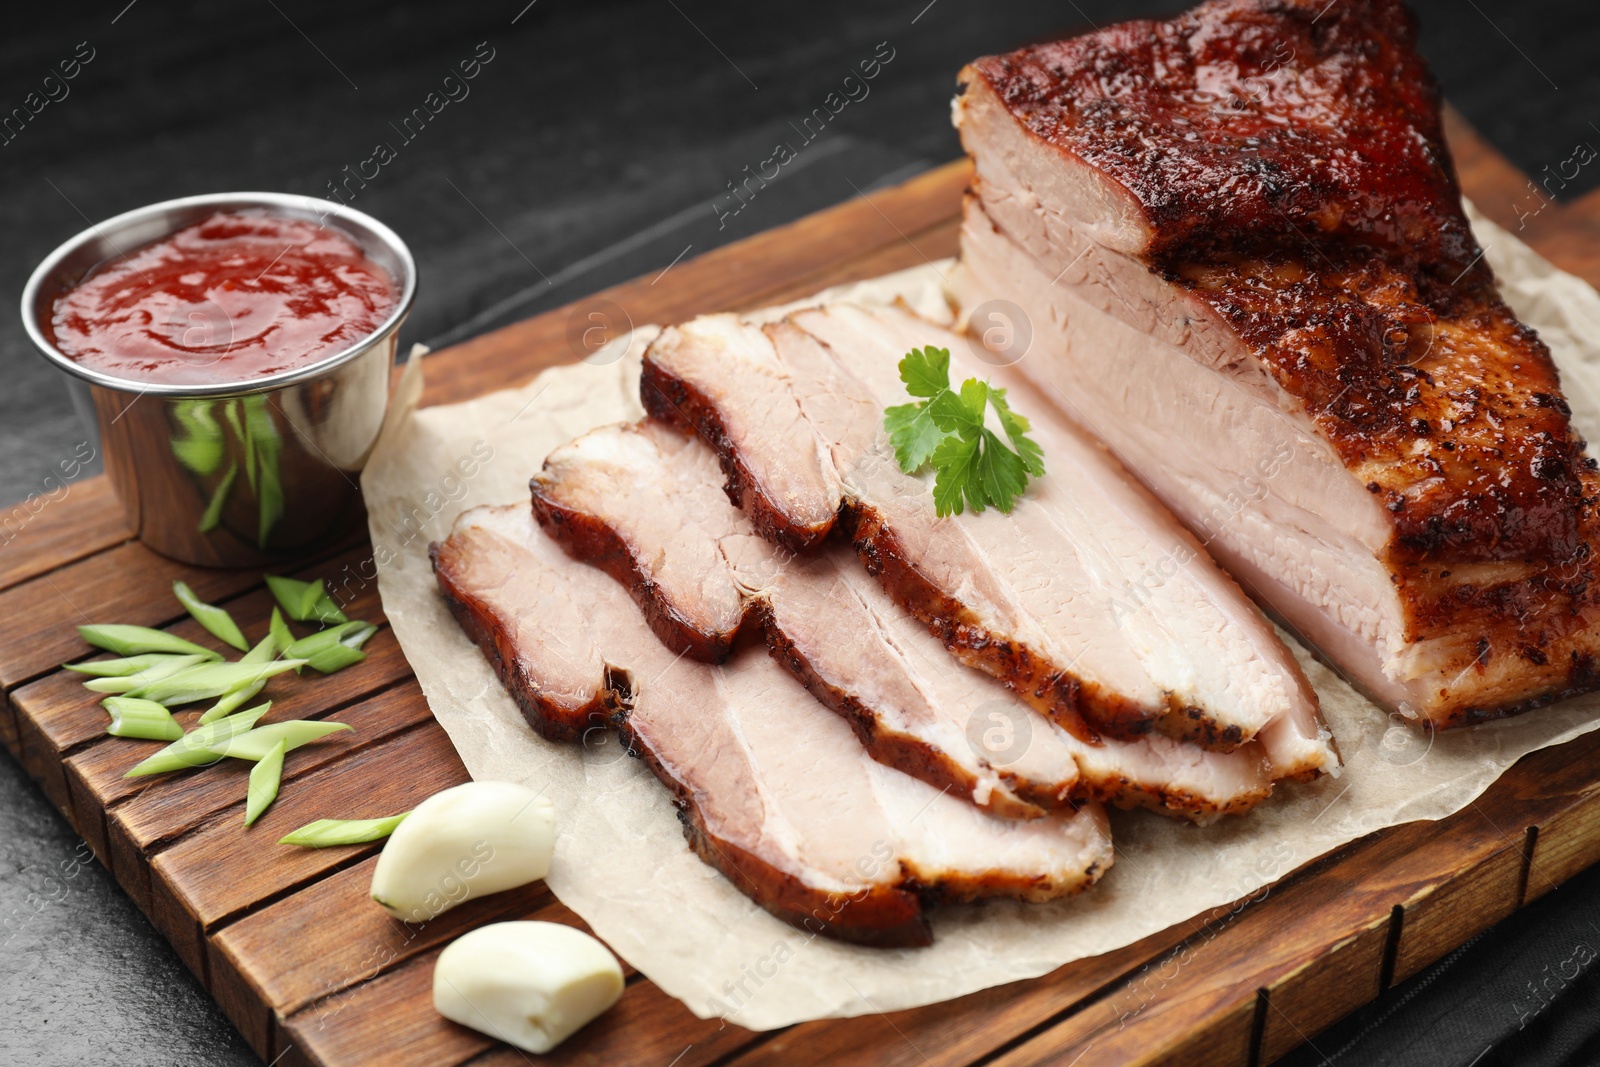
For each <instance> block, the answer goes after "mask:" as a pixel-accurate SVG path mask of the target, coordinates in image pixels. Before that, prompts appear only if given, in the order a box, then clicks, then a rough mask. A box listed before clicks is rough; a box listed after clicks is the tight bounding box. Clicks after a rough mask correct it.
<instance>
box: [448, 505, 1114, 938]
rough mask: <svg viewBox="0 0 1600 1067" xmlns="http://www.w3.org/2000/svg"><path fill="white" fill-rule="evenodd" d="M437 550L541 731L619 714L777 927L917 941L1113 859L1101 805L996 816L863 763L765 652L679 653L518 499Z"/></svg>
mask: <svg viewBox="0 0 1600 1067" xmlns="http://www.w3.org/2000/svg"><path fill="white" fill-rule="evenodd" d="M432 556H433V561H434V569H435V573H436V574H437V577H438V579H439V584H440V588H441V590H442V591H443V593H444V596H445V598H446V600H447V601H448V602H449V604H450V606H451V609H452V611H453V612H454V613H455V615H456V617H457V619H458V620H460V621H461V623H462V625H463V627H464V628H465V629H466V631H467V633H468V634H469V635H471V636H472V637H473V638H474V640H476V641H477V642H478V644H479V645H480V647H482V648H483V650H484V653H485V655H486V656H488V657H489V659H490V661H491V662H493V663H494V664H495V666H496V668H497V670H498V671H499V673H500V676H501V678H502V680H503V681H504V682H505V684H506V687H507V689H508V691H509V692H510V693H511V695H512V697H513V698H514V699H515V700H516V701H517V703H518V705H519V706H520V707H521V708H522V710H523V713H524V714H525V715H526V716H527V717H528V719H529V721H530V722H531V723H533V725H534V726H535V728H537V729H539V730H540V731H541V732H542V733H545V734H546V735H547V736H554V737H561V738H570V737H572V736H573V734H574V733H575V732H579V731H581V730H583V729H592V728H595V727H596V725H597V723H598V722H600V721H604V720H606V719H610V720H613V721H615V722H617V723H618V724H619V726H620V728H621V729H622V731H623V733H624V736H625V737H626V738H627V740H628V743H629V746H630V749H631V750H632V751H633V752H635V753H636V754H637V755H639V756H641V757H642V758H643V759H644V760H645V761H646V763H647V764H648V765H649V766H650V767H651V769H652V770H653V771H654V772H655V774H656V775H657V777H659V778H660V779H661V781H662V782H663V783H664V784H665V785H666V786H667V787H668V788H669V789H670V790H671V791H672V793H673V795H674V798H675V799H676V802H677V805H678V808H679V813H680V818H681V820H682V822H683V825H684V830H685V834H686V835H687V837H688V839H689V842H690V844H691V846H692V847H693V848H694V849H695V851H696V852H697V853H698V854H699V855H700V857H701V858H702V859H704V860H705V861H706V862H707V863H708V864H710V865H711V866H713V867H715V868H716V869H718V870H720V871H721V872H722V873H723V874H725V875H726V876H727V877H728V878H729V880H730V881H732V882H733V883H734V885H735V886H736V887H738V888H739V889H740V890H741V891H742V892H744V893H745V894H746V895H748V896H749V897H750V898H751V899H752V900H754V901H755V902H756V903H758V904H760V905H761V906H762V907H764V908H766V909H767V910H768V911H770V912H772V913H773V914H774V915H777V916H778V917H779V918H781V919H783V920H785V921H787V922H790V923H793V924H794V925H796V926H800V927H803V928H806V929H810V930H813V931H816V932H821V933H825V934H828V935H829V936H832V937H837V938H841V939H844V940H849V941H857V942H861V943H865V944H873V945H885V946H908V945H919V944H926V943H927V942H928V940H929V937H930V933H929V928H928V925H927V920H926V915H925V905H926V903H928V902H931V901H944V900H949V901H966V900H974V899H979V898H983V897H996V896H1000V897H1018V898H1022V899H1026V900H1046V899H1050V898H1054V897H1059V896H1062V895H1065V894H1069V893H1073V892H1076V891H1079V890H1081V889H1083V888H1085V887H1087V886H1088V885H1090V884H1092V883H1093V882H1094V881H1095V880H1096V879H1098V878H1099V877H1100V875H1101V874H1103V873H1104V871H1105V870H1106V868H1107V867H1108V866H1109V865H1110V863H1111V858H1112V857H1111V842H1110V837H1109V834H1108V831H1107V826H1106V821H1105V815H1104V812H1103V810H1102V809H1100V808H1098V807H1095V806H1092V805H1091V806H1086V807H1084V808H1082V809H1080V810H1078V811H1076V812H1062V813H1058V814H1055V815H1052V816H1050V817H1047V818H1041V819H1034V820H1027V821H1019V820H1010V819H998V818H994V817H992V816H989V815H986V814H984V813H983V812H981V811H979V810H978V809H977V808H975V807H973V806H972V805H970V804H968V803H965V802H964V801H962V800H959V799H957V798H955V797H951V796H947V795H944V794H942V793H941V792H940V791H939V790H936V789H933V788H931V787H929V786H928V785H926V784H924V783H922V782H920V781H917V780H916V779H913V778H911V777H909V776H907V775H904V774H901V773H900V772H898V771H895V770H893V769H891V768H888V767H884V766H882V765H880V764H877V763H875V762H873V761H872V760H870V759H868V758H867V757H866V756H865V754H864V753H863V751H862V749H861V746H860V745H859V744H858V743H857V741H856V739H855V738H854V737H853V736H852V735H851V732H850V729H849V727H848V726H847V725H846V724H845V723H844V722H843V721H842V720H841V719H840V718H839V717H838V716H835V715H833V714H831V713H829V712H828V711H826V710H825V709H824V708H822V707H821V706H820V705H818V704H817V702H816V701H815V700H813V699H812V698H811V696H810V695H809V694H808V693H806V691H805V690H804V689H803V688H802V687H801V686H800V685H799V684H797V683H796V682H795V680H794V679H793V678H792V677H791V676H790V675H789V674H787V673H786V672H785V671H783V670H782V669H781V668H779V667H778V666H777V665H776V664H775V663H773V661H772V660H771V659H770V658H769V657H767V656H765V655H762V654H760V653H759V652H756V651H753V650H752V651H750V652H747V653H742V654H740V655H738V656H736V657H735V658H734V659H733V660H732V661H731V662H730V663H729V664H728V665H727V666H723V667H712V666H706V665H703V664H699V663H696V662H693V661H690V660H684V659H681V658H679V657H675V656H674V655H673V654H672V653H671V652H670V651H668V650H667V649H666V648H665V647H664V646H662V644H661V643H660V642H659V641H658V640H656V638H655V637H654V636H653V635H652V634H651V632H650V630H649V628H648V627H647V626H646V625H645V623H644V621H643V619H642V617H641V616H640V614H639V612H638V610H637V609H636V608H635V606H634V605H633V604H632V603H631V602H630V601H629V599H628V597H627V595H626V594H625V593H624V592H623V590H622V589H620V588H619V587H618V586H617V585H616V584H615V583H614V582H612V581H611V580H610V579H608V578H607V577H605V576H604V575H603V574H601V573H600V572H599V571H598V570H595V569H593V568H590V567H587V566H585V565H583V564H580V563H577V562H576V561H574V560H572V559H570V558H568V557H567V556H566V555H565V554H564V553H563V552H562V551H561V549H560V548H559V547H558V546H556V545H555V544H554V542H552V541H550V540H549V539H548V538H546V537H545V536H544V535H543V534H542V533H541V532H540V531H539V529H538V527H537V526H536V525H535V524H534V521H533V517H532V515H531V514H530V512H529V510H528V508H527V507H526V506H517V507H505V508H477V509H474V510H472V511H469V512H467V513H465V514H464V515H462V517H461V518H460V519H459V520H458V521H457V523H456V526H455V528H454V530H453V531H452V533H451V535H450V537H449V538H447V539H446V540H445V541H443V542H438V543H435V544H434V545H433V546H432ZM608 712H609V714H608Z"/></svg>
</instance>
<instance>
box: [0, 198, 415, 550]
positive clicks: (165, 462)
mask: <svg viewBox="0 0 1600 1067" xmlns="http://www.w3.org/2000/svg"><path fill="white" fill-rule="evenodd" d="M230 210H256V211H266V212H269V213H271V214H274V215H281V216H288V217H291V218H299V219H307V220H310V221H312V222H316V223H319V224H323V225H326V226H329V227H332V228H334V229H337V230H338V231H339V232H340V233H341V234H343V235H344V236H346V237H349V238H350V239H351V240H353V241H354V242H355V243H356V245H357V246H358V247H360V248H361V249H362V251H363V252H365V253H366V255H367V257H368V258H369V259H371V260H372V261H373V262H374V263H376V264H377V265H378V266H380V267H382V268H383V269H384V270H386V271H388V272H389V275H390V277H391V278H392V279H393V280H394V283H395V285H396V286H397V287H398V288H399V289H400V299H399V302H398V303H397V304H396V306H395V309H394V311H393V312H392V313H391V314H390V315H389V317H388V318H387V319H385V320H384V321H383V323H382V324H381V325H380V326H379V327H378V328H377V330H376V331H374V332H373V333H372V334H370V335H368V336H367V337H365V338H363V339H362V340H361V341H359V342H358V343H356V344H355V345H352V346H351V347H349V348H347V349H345V350H343V351H341V352H336V353H334V354H333V355H330V356H328V357H326V358H324V359H322V360H319V361H318V362H316V363H313V364H310V365H308V366H305V367H300V368H296V369H294V370H290V371H284V372H282V373H279V374H273V375H270V376H267V377H261V378H253V379H251V380H248V381H241V382H230V383H223V384H215V385H182V384H168V383H150V382H137V381H132V380H129V379H124V378H117V377H113V376H111V375H108V374H104V373H101V372H99V371H96V370H94V369H91V368H89V367H85V366H81V365H80V364H78V363H76V362H74V361H73V360H72V359H70V358H69V357H68V356H67V355H66V354H65V353H63V352H61V351H60V350H59V349H58V348H56V346H55V345H54V344H53V343H52V342H51V341H50V339H49V336H48V335H47V333H46V332H45V330H44V328H43V326H44V324H45V323H48V322H49V321H50V319H51V315H52V312H53V307H54V304H55V301H56V298H57V297H59V296H60V295H61V294H62V293H63V292H65V291H66V290H68V289H70V288H72V287H73V286H74V285H76V284H78V283H79V282H81V281H82V280H83V279H84V277H85V276H86V275H88V274H89V272H90V271H91V270H93V269H94V268H95V267H97V266H99V265H100V264H101V263H104V262H106V261H107V260H110V259H113V258H116V257H119V256H121V255H122V254H124V253H125V252H132V251H133V250H134V249H136V248H138V247H140V246H142V245H145V244H148V243H150V242H151V241H157V240H160V239H161V238H164V237H167V236H169V235H171V234H172V233H174V232H176V231H178V230H180V229H183V228H184V227H186V226H189V225H191V224H193V223H196V222H199V221H200V220H201V219H203V218H206V217H207V216H209V215H211V214H213V213H215V212H218V211H230ZM416 292H417V267H416V263H415V262H414V261H413V260H412V258H411V252H410V250H409V249H407V248H406V246H405V243H404V242H402V241H401V240H400V238H399V237H398V236H396V235H395V233H394V231H393V230H391V229H389V228H388V227H387V226H385V225H383V224H382V223H381V222H378V221H377V220H376V219H374V218H371V217H370V216H368V215H365V214H363V213H361V212H359V211H352V210H351V209H349V208H347V207H343V206H341V205H337V204H333V203H331V202H330V201H327V200H319V199H316V198H313V197H308V196H290V195H285V194H280V193H216V194H212V195H209V196H191V197H185V198H183V199H181V200H168V201H166V202H164V203H160V204H152V205H150V206H149V207H144V208H139V209H138V210H136V211H130V212H127V213H126V214H123V215H118V216H117V217H115V218H113V219H108V220H107V221H105V222H102V223H100V224H99V225H98V226H91V227H89V228H88V229H87V230H85V231H83V232H82V233H80V234H78V235H77V236H76V237H74V238H72V240H70V241H68V242H66V243H65V244H63V245H62V246H61V247H60V248H58V249H56V250H55V251H54V252H52V253H51V254H50V255H49V256H48V257H47V258H46V259H45V261H44V262H43V263H41V264H39V266H38V268H37V269H36V270H35V271H34V272H33V276H32V277H31V278H29V279H28V285H27V287H26V288H25V289H24V290H23V291H22V321H23V324H24V325H25V326H26V327H27V330H28V336H29V337H31V338H32V339H33V343H34V344H35V345H37V346H38V348H39V351H41V352H43V353H44V355H45V357H46V358H47V359H49V360H51V361H52V362H54V363H55V364H56V365H57V366H58V367H60V368H61V369H62V370H64V371H66V372H67V373H68V374H69V375H71V376H72V377H71V378H69V379H68V383H69V387H70V389H71V391H72V394H73V402H74V405H75V406H76V407H77V408H78V411H79V413H80V414H82V415H84V416H85V418H86V419H88V420H91V421H92V422H93V423H97V424H98V428H99V433H100V443H101V451H102V454H103V455H104V456H105V459H106V470H107V473H108V474H109V475H110V476H111V482H112V485H113V486H114V487H115V488H116V491H117V496H118V497H119V498H120V499H121V501H122V506H123V508H124V509H125V510H126V511H127V514H128V522H129V525H130V526H131V528H132V529H133V531H134V532H135V534H136V535H137V536H138V538H139V540H141V541H143V542H144V543H145V544H146V545H148V546H149V547H151V548H153V549H155V550H156V551H157V552H160V553H161V554H162V555H164V556H170V557H171V558H173V559H176V560H180V561H182V562H184V563H194V564H199V565H202V566H212V567H240V566H253V565H258V564H263V563H270V562H274V561H278V560H283V559H286V558H290V557H293V556H298V555H304V554H305V553H307V552H310V551H313V550H315V549H317V548H319V547H323V546H326V545H328V544H330V543H332V542H334V541H336V540H337V539H338V538H340V537H342V536H343V535H345V534H347V533H349V532H350V531H351V530H352V529H353V528H354V527H355V526H356V525H357V524H358V523H359V522H361V521H362V519H363V517H364V515H365V511H364V508H363V506H362V502H361V491H360V487H359V484H358V482H359V480H360V479H359V475H360V471H361V468H362V466H363V465H364V464H365V463H366V460H367V456H368V454H369V453H370V452H371V451H372V446H373V444H374V443H375V442H376V441H377V438H378V430H379V428H380V427H381V426H382V425H383V417H384V413H385V411H386V410H387V408H388V403H389V378H390V371H391V369H392V368H393V366H394V359H395V346H396V344H397V342H398V334H399V331H400V324H401V323H402V322H404V321H405V317H406V315H407V313H408V312H409V311H410V310H411V304H412V301H413V300H414V299H415V298H416ZM217 316H219V317H220V319H221V320H224V321H206V318H207V317H206V316H205V315H203V314H201V315H199V316H198V321H195V322H192V323H186V324H179V325H182V326H184V327H185V328H193V329H199V330H225V329H228V328H229V327H228V324H227V323H226V321H225V319H226V316H225V315H223V313H222V312H221V310H220V309H218V310H217Z"/></svg>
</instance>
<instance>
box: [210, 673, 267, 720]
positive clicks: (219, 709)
mask: <svg viewBox="0 0 1600 1067" xmlns="http://www.w3.org/2000/svg"><path fill="white" fill-rule="evenodd" d="M266 687H267V683H266V682H265V681H264V680H263V681H260V682H254V683H252V684H250V685H247V686H245V687H244V688H243V689H235V690H234V691H233V692H231V693H224V694H223V695H222V699H221V700H219V701H217V702H216V703H215V704H213V705H211V706H210V707H209V708H207V709H206V710H205V713H204V714H203V715H201V716H200V718H199V720H198V722H199V725H201V726H206V725H208V724H210V723H214V722H216V721H217V720H218V719H222V718H226V717H227V716H229V715H232V714H233V713H234V712H236V711H238V710H239V709H240V708H242V707H244V706H245V705H246V704H248V703H250V701H252V700H254V699H255V698H256V694H257V693H259V692H261V690H263V689H265V688H266Z"/></svg>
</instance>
